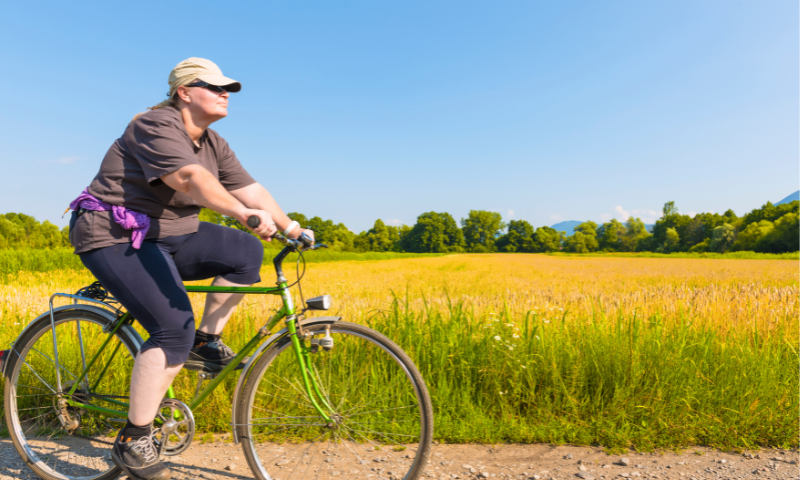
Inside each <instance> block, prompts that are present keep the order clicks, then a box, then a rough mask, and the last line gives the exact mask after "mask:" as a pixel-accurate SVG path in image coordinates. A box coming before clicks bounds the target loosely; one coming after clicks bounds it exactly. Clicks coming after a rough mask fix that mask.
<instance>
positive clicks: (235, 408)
mask: <svg viewBox="0 0 800 480" xmlns="http://www.w3.org/2000/svg"><path fill="white" fill-rule="evenodd" d="M341 319H342V317H314V318H307V319H303V320H300V322H299V323H300V326H301V327H305V326H311V325H318V324H331V323H334V322H338V321H339V320H341ZM288 333H289V331H288V330H287V329H286V328H284V329H282V330H280V331H278V332H276V333H274V334H273V335H272V336H270V337H269V338H268V339H267V341H266V342H263V343H262V344H261V345H260V346H259V347H258V349H256V351H255V352H253V354H252V355H251V356H250V360H248V361H247V364H245V366H244V369H243V371H242V374H241V375H239V381H238V382H236V388H235V389H234V391H233V405H232V408H231V425H233V443H235V444H238V443H239V429H238V428H237V427H236V416H237V413H238V412H239V397H240V395H241V393H242V391H243V390H244V384H245V382H246V381H247V377H249V376H250V372H251V371H252V369H253V367H254V366H255V363H256V360H257V359H258V358H260V357H261V354H262V353H264V350H266V349H267V348H269V347H270V346H271V345H272V344H273V343H275V342H276V341H278V340H279V339H281V338H283V337H284V336H286V335H287V334H288Z"/></svg>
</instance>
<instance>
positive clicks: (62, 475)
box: [4, 308, 141, 480]
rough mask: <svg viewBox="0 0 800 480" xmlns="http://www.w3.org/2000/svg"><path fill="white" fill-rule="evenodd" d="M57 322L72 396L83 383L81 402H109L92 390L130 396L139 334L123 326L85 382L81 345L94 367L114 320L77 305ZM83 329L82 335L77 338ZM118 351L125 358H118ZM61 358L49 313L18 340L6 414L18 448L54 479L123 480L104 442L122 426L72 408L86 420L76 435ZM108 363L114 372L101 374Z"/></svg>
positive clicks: (8, 371)
mask: <svg viewBox="0 0 800 480" xmlns="http://www.w3.org/2000/svg"><path fill="white" fill-rule="evenodd" d="M54 320H55V323H56V332H57V341H58V359H59V362H58V363H59V365H60V366H61V372H62V389H63V390H64V391H67V390H69V387H70V386H71V385H74V382H78V384H79V386H80V387H79V388H78V390H77V393H81V394H83V396H82V397H81V398H80V400H81V401H82V402H83V403H92V402H95V403H97V404H100V403H101V401H99V400H98V397H92V396H90V395H87V393H94V394H98V393H99V394H104V395H119V396H127V391H128V388H129V385H128V384H129V380H128V378H127V376H128V375H129V374H130V372H131V370H132V368H133V360H134V358H135V355H136V352H138V342H137V341H136V340H137V339H136V338H134V337H133V334H131V333H130V332H128V331H127V330H126V329H125V328H120V329H118V330H117V332H116V333H115V334H114V337H115V339H112V340H111V341H110V342H109V344H108V346H107V347H106V349H105V350H104V351H103V353H102V354H101V356H100V358H99V359H98V361H97V362H96V363H95V365H94V366H93V367H92V369H90V371H89V372H88V375H87V378H86V379H80V380H79V379H77V375H80V372H81V371H82V368H81V367H82V365H83V360H82V358H83V357H82V356H81V352H80V345H81V341H82V343H83V346H84V349H83V350H84V357H85V358H86V362H89V361H90V359H91V358H92V357H93V356H94V353H95V352H96V351H97V348H99V346H100V345H101V344H102V341H103V340H105V339H106V338H107V337H108V334H107V333H103V327H105V326H107V325H108V324H109V323H110V319H109V318H107V317H105V316H103V315H101V314H99V313H97V312H94V311H92V310H89V309H80V308H76V309H69V310H62V311H58V312H55V313H54ZM79 331H80V333H81V335H80V337H79V336H78V335H76V334H77V333H78V332H79ZM70 334H72V335H70ZM134 334H135V333H134ZM139 341H141V340H140V339H139ZM118 345H119V347H117V346H118ZM93 347H94V350H93ZM115 349H116V352H117V353H116V354H114V355H113V356H112V355H111V353H112V352H113V351H115ZM53 358H54V356H53V339H52V327H51V321H50V315H49V314H46V315H43V316H42V317H40V318H39V319H38V320H36V321H35V322H34V324H32V325H31V326H30V327H28V328H27V329H26V330H25V331H24V332H23V334H22V335H21V336H20V338H19V339H18V340H17V341H16V342H15V344H14V347H13V350H12V353H11V357H10V359H9V362H10V363H9V364H8V365H7V369H6V375H7V377H6V383H5V399H4V401H5V414H6V415H5V416H6V425H7V427H8V430H9V434H10V436H11V440H12V441H13V443H14V447H15V448H16V450H17V452H18V453H19V455H20V456H21V457H22V459H23V460H24V461H25V463H26V464H27V466H28V467H29V468H30V469H31V470H33V471H34V472H35V473H36V474H37V475H39V476H40V477H41V478H43V479H46V480H56V479H58V480H69V479H76V478H81V479H82V480H112V479H114V478H117V477H118V476H119V475H120V474H121V473H122V471H121V470H120V469H119V468H118V467H117V466H116V465H114V463H113V462H112V461H111V457H110V454H111V445H108V444H106V443H101V442H113V440H114V436H115V435H116V431H117V430H118V429H119V428H120V426H121V425H111V424H110V423H109V422H108V421H107V420H106V417H104V416H102V415H101V414H99V413H97V412H93V411H91V410H82V411H76V409H73V408H72V407H68V409H67V410H68V412H69V414H70V416H71V418H76V416H75V414H76V413H77V414H80V415H81V418H80V420H79V426H78V428H76V429H75V430H73V432H72V433H73V434H70V433H69V432H68V431H67V429H66V428H65V427H64V426H63V425H62V422H61V421H60V420H59V419H58V416H57V408H56V407H55V402H56V399H57V393H58V392H57V389H58V387H57V382H56V380H55V370H56V369H55V362H54V360H53ZM105 365H108V366H109V368H107V369H106V371H105V373H104V374H103V375H102V376H101V375H100V374H101V373H102V368H103V367H105ZM126 372H127V373H126ZM87 380H88V381H87ZM93 387H94V388H93ZM103 406H108V405H106V404H103ZM122 408H124V407H122ZM116 409H120V407H116ZM74 434H78V435H82V436H76V435H74ZM87 437H88V438H87Z"/></svg>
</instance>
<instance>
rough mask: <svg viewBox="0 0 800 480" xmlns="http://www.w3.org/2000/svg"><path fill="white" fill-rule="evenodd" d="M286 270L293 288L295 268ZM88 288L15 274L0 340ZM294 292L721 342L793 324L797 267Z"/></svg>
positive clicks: (567, 261)
mask: <svg viewBox="0 0 800 480" xmlns="http://www.w3.org/2000/svg"><path fill="white" fill-rule="evenodd" d="M285 270H286V272H287V276H288V277H289V278H290V279H292V280H293V279H294V278H295V275H294V268H286V269H285ZM274 276H275V274H274V271H273V270H272V268H271V267H270V266H265V267H264V269H263V270H262V283H261V284H262V285H269V284H271V283H272V281H273V279H274ZM92 281H93V278H92V276H91V274H89V273H88V272H75V271H63V272H45V273H25V272H21V273H19V274H18V275H17V276H16V279H15V280H14V281H13V282H11V283H9V284H6V285H0V315H2V317H0V318H2V323H3V326H4V327H12V328H10V329H9V328H4V332H3V333H0V339H2V340H3V341H4V343H7V342H8V341H9V340H10V338H9V336H8V335H9V334H10V333H11V332H12V331H14V330H15V329H14V328H13V326H16V325H18V324H21V325H24V324H26V323H27V322H28V321H30V320H31V319H33V318H35V316H36V315H38V314H40V313H42V312H43V311H44V310H45V309H46V307H47V299H48V298H49V296H50V294H52V293H53V292H68V293H73V292H75V291H76V290H77V289H78V288H80V287H82V286H85V285H88V284H89V283H91V282H92ZM197 283H201V282H197ZM302 285H303V293H304V294H305V296H306V297H311V296H316V295H320V294H329V295H331V296H333V298H334V307H333V309H332V311H331V313H335V314H337V315H342V316H343V317H345V318H347V319H349V320H350V321H359V319H363V318H364V317H366V316H369V315H370V314H371V313H373V312H374V311H375V310H380V309H384V308H387V307H388V306H389V305H390V304H391V302H392V299H393V296H395V295H397V296H400V297H405V296H406V293H408V294H409V301H410V306H411V308H412V309H414V310H424V309H425V308H427V307H430V306H442V305H447V304H448V303H449V302H457V301H462V302H464V303H465V304H466V305H467V306H469V307H471V308H472V309H473V311H474V313H475V314H477V315H479V316H480V315H485V314H489V313H497V312H499V311H501V310H503V309H507V310H508V311H509V312H510V313H511V314H512V315H520V314H521V315H524V314H525V313H527V312H536V313H539V314H540V315H544V316H546V317H552V318H559V319H560V318H562V317H563V315H564V314H566V315H567V316H566V318H567V319H570V318H581V319H586V318H587V317H592V318H595V319H597V320H601V319H603V318H615V317H617V316H618V315H619V314H624V315H628V314H633V313H636V314H637V315H639V316H641V317H644V318H647V317H649V316H651V315H653V314H655V313H660V314H662V315H663V316H665V317H666V318H667V319H669V318H670V317H674V316H676V315H680V316H682V317H684V318H685V317H689V318H694V319H696V321H699V322H701V323H703V324H705V325H713V326H715V327H717V328H718V329H719V330H720V331H722V332H724V331H727V330H728V329H731V328H743V327H747V326H753V325H758V326H759V327H763V328H767V329H769V328H771V327H772V326H774V325H775V323H776V322H797V319H798V314H799V313H800V311H799V309H798V306H799V305H800V302H798V297H799V296H800V288H799V287H798V263H797V262H795V261H786V260H776V261H770V260H703V259H658V258H655V259H653V258H634V259H628V258H575V257H551V256H546V255H468V254H466V255H451V256H446V257H436V258H417V259H403V260H387V261H373V262H330V263H322V264H309V265H308V267H307V271H306V275H305V277H304V279H303V283H302ZM295 296H296V297H297V290H296V289H295ZM298 298H299V297H298ZM193 301H194V304H195V308H196V310H195V311H196V313H197V314H198V316H199V315H200V314H201V313H202V308H203V298H202V296H201V295H193ZM279 301H280V299H279V298H278V297H272V296H249V297H247V298H246V299H245V300H244V302H243V303H242V305H241V306H240V308H239V309H238V311H237V314H236V315H248V316H251V317H255V316H258V315H262V314H264V315H266V313H265V312H268V311H270V310H272V309H274V308H276V307H277V306H278V303H279ZM236 323H237V316H234V317H233V319H232V320H231V324H230V326H231V327H233V328H234V329H235V325H236Z"/></svg>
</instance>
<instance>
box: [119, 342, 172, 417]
mask: <svg viewBox="0 0 800 480" xmlns="http://www.w3.org/2000/svg"><path fill="white" fill-rule="evenodd" d="M181 368H183V363H180V364H178V365H168V364H167V356H166V355H165V354H164V350H162V349H160V348H151V349H150V350H146V351H144V352H142V353H140V354H139V355H138V356H137V357H136V363H135V364H134V365H133V374H132V375H131V393H130V395H131V406H130V408H129V409H128V420H129V421H130V422H131V423H132V424H133V425H149V424H150V423H152V422H153V419H154V418H156V413H158V406H159V405H160V404H161V401H162V400H163V399H164V394H166V392H167V389H168V388H169V386H170V385H171V384H172V380H174V379H175V376H176V375H178V372H180V371H181Z"/></svg>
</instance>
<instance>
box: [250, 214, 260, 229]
mask: <svg viewBox="0 0 800 480" xmlns="http://www.w3.org/2000/svg"><path fill="white" fill-rule="evenodd" d="M259 225H261V219H260V218H258V217H256V216H255V215H252V216H250V217H247V226H248V227H250V228H258V226H259Z"/></svg>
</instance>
